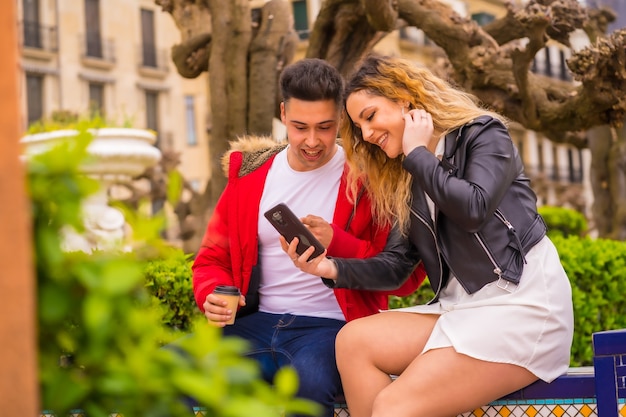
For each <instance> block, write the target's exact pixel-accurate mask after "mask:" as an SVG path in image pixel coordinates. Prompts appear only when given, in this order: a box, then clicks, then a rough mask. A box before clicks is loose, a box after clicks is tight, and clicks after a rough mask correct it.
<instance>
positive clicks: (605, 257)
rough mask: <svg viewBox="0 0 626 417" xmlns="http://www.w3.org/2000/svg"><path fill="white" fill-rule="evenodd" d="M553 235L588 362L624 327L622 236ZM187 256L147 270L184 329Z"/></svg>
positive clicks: (416, 300)
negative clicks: (602, 339)
mask: <svg viewBox="0 0 626 417" xmlns="http://www.w3.org/2000/svg"><path fill="white" fill-rule="evenodd" d="M552 241H553V242H554V244H555V245H556V247H557V250H558V251H559V255H560V257H561V262H562V264H563V267H564V268H565V271H566V272H567V274H568V276H569V278H570V282H571V284H572V296H573V302H574V320H575V329H574V341H573V345H572V355H571V366H588V365H592V364H593V362H592V359H593V348H592V345H591V335H592V333H594V332H597V331H601V330H609V329H620V328H626V314H624V312H625V311H626V296H625V294H626V279H625V277H626V242H621V241H614V240H606V239H591V238H588V237H585V238H581V237H577V236H569V237H562V236H553V237H552ZM189 262H190V261H189V260H188V258H187V257H185V255H183V254H182V253H180V254H179V255H177V256H176V257H174V258H171V259H168V260H158V261H153V262H152V263H151V265H150V266H149V267H148V269H147V274H146V275H147V283H148V284H147V285H148V286H149V289H150V290H151V291H152V293H153V295H154V296H156V297H157V298H159V299H161V301H162V302H163V303H164V304H165V305H167V306H169V307H168V309H169V310H170V312H171V315H170V314H168V315H167V316H166V317H168V320H169V322H168V324H170V325H174V326H175V327H178V328H180V329H182V330H185V329H187V324H188V323H190V322H191V321H190V317H191V316H195V315H196V314H200V313H199V312H198V309H197V307H196V304H195V301H194V299H193V292H192V289H191V269H190V267H189ZM157 283H158V284H157ZM432 297H433V291H432V290H431V288H430V285H428V281H426V282H425V283H424V285H422V286H421V287H420V289H419V290H418V291H416V292H415V293H414V294H412V295H410V296H407V297H402V298H401V297H391V298H390V307H391V308H398V307H406V306H410V305H415V304H423V303H426V302H428V301H429V300H431V299H432Z"/></svg>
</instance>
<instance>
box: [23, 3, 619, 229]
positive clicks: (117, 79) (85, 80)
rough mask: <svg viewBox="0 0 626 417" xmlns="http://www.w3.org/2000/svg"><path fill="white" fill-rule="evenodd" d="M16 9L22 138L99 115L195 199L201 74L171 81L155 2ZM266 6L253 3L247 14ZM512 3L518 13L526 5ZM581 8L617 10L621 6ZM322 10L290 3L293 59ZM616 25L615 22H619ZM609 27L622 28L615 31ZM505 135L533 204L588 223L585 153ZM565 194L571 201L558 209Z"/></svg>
mask: <svg viewBox="0 0 626 417" xmlns="http://www.w3.org/2000/svg"><path fill="white" fill-rule="evenodd" d="M16 1H17V2H18V16H19V19H20V21H19V22H18V23H19V27H20V34H21V42H20V46H21V68H22V74H23V79H22V81H23V83H22V89H21V91H22V103H23V104H22V105H23V109H22V114H23V115H24V120H23V126H24V129H25V130H26V128H27V127H28V125H29V124H30V123H32V122H34V121H36V120H39V119H41V118H48V117H50V116H51V115H52V114H53V113H54V112H56V111H59V110H66V111H71V112H74V113H79V114H85V113H87V112H89V111H90V110H94V109H95V110H98V111H99V112H101V113H102V114H104V115H105V116H106V117H107V119H111V120H116V121H118V122H119V123H127V124H131V125H132V126H133V127H140V128H150V129H153V130H155V131H156V132H157V134H158V143H157V146H158V147H159V148H161V150H164V151H165V150H174V151H175V152H177V153H179V154H180V160H181V163H180V166H179V168H180V170H181V171H182V173H183V175H184V176H185V178H186V179H187V180H188V181H190V183H191V184H192V185H193V186H194V187H195V188H196V189H197V190H202V189H203V188H204V185H205V184H206V182H207V181H208V179H209V175H210V169H209V168H210V167H209V154H208V136H209V134H210V108H209V106H208V102H209V101H208V94H209V93H208V83H207V74H206V73H204V74H202V75H201V76H200V77H198V78H196V79H192V80H190V79H185V78H183V77H181V76H180V75H179V74H178V73H177V71H176V69H175V67H174V65H173V63H172V61H171V58H170V56H169V51H170V48H171V47H172V46H173V45H175V44H176V43H178V42H179V40H180V32H179V30H178V28H177V27H176V26H175V25H174V22H173V19H172V18H171V16H170V15H169V14H168V13H164V12H162V11H161V9H160V7H159V6H157V5H155V3H154V0H106V1H104V0H16ZM443 1H445V2H447V3H448V4H450V5H451V6H452V7H453V8H454V9H455V10H456V11H457V12H458V13H459V14H461V15H464V16H469V17H471V18H472V19H474V20H476V21H477V22H478V23H479V24H484V23H487V22H489V21H491V20H492V19H494V18H497V17H500V16H502V15H503V14H504V13H505V12H506V9H505V6H504V4H505V1H504V0H443ZM611 1H613V3H615V4H613V3H611ZM265 2H266V0H251V1H250V4H251V8H252V9H255V8H259V7H261V6H262V5H263V4H264V3H265ZM515 2H517V3H519V4H522V3H524V2H525V0H515ZM594 2H595V3H594ZM587 3H589V5H590V6H593V7H596V6H600V5H610V6H615V5H617V6H618V8H619V7H620V5H622V3H623V2H621V1H620V0H587ZM591 3H593V4H591ZM321 4H322V0H291V5H292V8H293V13H294V25H295V28H296V30H297V31H298V33H299V35H300V39H301V42H300V45H299V46H298V49H297V51H296V57H295V59H300V58H301V57H303V56H304V55H305V52H306V47H307V39H308V34H309V31H310V29H311V27H312V26H313V24H314V22H315V18H316V16H317V14H318V12H319V10H320V7H321ZM622 8H623V7H622ZM253 12H254V10H253ZM618 12H619V10H618ZM620 16H622V17H621V19H622V20H623V19H624V15H623V14H622V15H620ZM620 24H621V26H619V25H620ZM616 25H618V27H622V26H624V25H623V22H621V21H620V22H617V23H616ZM587 42H588V41H587V40H586V37H585V36H583V35H581V36H580V37H579V39H576V40H575V41H574V44H576V45H577V47H579V48H580V47H584V46H585V45H586V44H587ZM376 49H377V50H379V51H380V52H385V53H390V54H395V55H401V56H405V57H407V58H410V59H414V60H415V61H419V62H428V61H429V60H432V59H435V58H436V57H437V56H438V54H439V55H440V54H441V52H440V51H438V48H437V47H436V46H435V45H434V44H433V43H432V42H430V41H429V40H428V39H427V37H426V36H424V34H423V32H421V31H420V30H418V29H415V28H406V29H402V30H399V31H394V32H392V33H390V34H389V35H388V36H386V37H385V38H384V39H383V40H382V41H381V42H380V43H379V44H378V45H377V46H376ZM568 54H569V50H567V49H562V48H560V47H559V46H558V45H551V46H549V47H547V48H545V49H544V50H543V51H542V52H540V53H539V54H538V55H537V57H536V59H535V63H534V65H533V71H535V72H537V73H541V74H545V75H548V76H553V77H558V78H561V79H565V80H569V79H571V77H570V75H569V73H568V70H567V66H566V65H565V60H566V59H567V58H568V57H569V55H568ZM274 124H275V137H276V138H278V139H281V138H284V129H283V128H282V126H281V123H280V122H279V121H278V120H276V121H275V123H274ZM512 134H513V137H514V140H515V141H516V143H517V145H518V147H519V149H520V151H521V153H522V156H523V159H524V161H525V164H526V168H527V172H528V174H529V175H530V176H531V178H532V179H533V181H534V187H535V188H536V189H537V192H538V195H539V197H540V201H539V203H540V204H549V205H565V206H571V207H573V208H576V209H578V210H581V211H583V212H584V213H585V214H589V208H590V204H591V202H592V194H591V191H590V186H589V178H588V167H589V161H590V155H589V154H588V151H580V150H577V149H574V148H572V147H570V146H567V145H560V144H554V143H552V142H550V141H549V140H547V139H545V138H543V137H542V136H541V135H540V134H538V133H536V132H532V131H528V130H524V129H523V128H522V127H521V126H515V125H514V126H513V128H512ZM565 190H570V191H569V192H568V193H565ZM571 190H574V192H572V191H571ZM565 194H568V195H570V196H571V195H575V196H576V195H577V196H579V197H578V198H577V199H571V198H570V199H566V200H564V197H563V196H564V195H565ZM588 217H589V216H588Z"/></svg>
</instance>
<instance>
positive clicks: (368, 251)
mask: <svg viewBox="0 0 626 417" xmlns="http://www.w3.org/2000/svg"><path fill="white" fill-rule="evenodd" d="M233 148H235V149H238V150H231V151H230V152H229V153H228V154H227V155H226V156H225V157H224V159H223V160H222V163H223V165H224V167H225V169H227V170H228V183H227V185H226V188H225V189H224V192H223V193H222V195H221V197H220V199H219V201H218V203H217V205H216V207H215V211H214V213H213V215H212V217H211V219H210V220H209V223H208V226H207V230H206V233H205V235H204V238H203V240H202V245H201V247H200V250H199V252H198V255H197V257H196V259H195V261H194V264H193V267H192V268H193V291H194V295H195V299H196V303H197V304H198V306H199V307H200V309H201V310H203V307H202V305H203V304H204V302H205V300H206V296H207V295H208V294H210V293H211V292H213V289H214V288H215V287H216V286H217V285H235V286H237V287H239V289H240V290H241V292H242V294H243V295H244V296H245V295H246V293H247V292H248V287H249V284H250V276H251V273H252V268H253V267H254V266H255V265H256V264H257V261H258V254H259V253H258V251H259V248H258V239H257V225H258V220H259V204H260V201H261V195H262V193H263V187H264V186H265V179H266V177H267V173H268V170H269V168H270V166H271V165H272V163H273V161H274V156H275V155H276V153H278V152H279V151H281V150H282V149H284V148H285V145H277V144H276V142H273V141H271V140H268V139H258V138H257V139H243V140H240V141H238V142H236V143H234V144H233ZM346 169H347V166H346V167H345V168H344V174H343V176H342V179H341V183H340V186H339V192H338V195H337V204H336V208H335V213H334V216H333V222H332V224H331V226H332V228H333V238H332V241H331V243H330V245H329V247H328V248H327V254H328V256H333V257H341V258H365V257H370V256H373V255H375V254H377V253H378V252H380V251H381V250H382V249H383V248H384V246H385V242H386V240H387V235H388V233H389V230H388V229H386V228H385V229H381V228H378V227H375V226H374V224H373V221H372V215H371V210H370V200H369V198H367V196H366V195H364V196H362V197H361V198H360V200H359V202H358V204H357V207H356V210H355V213H354V215H353V216H352V220H351V221H350V224H349V226H348V229H347V230H344V229H345V227H346V225H347V224H348V221H349V219H350V216H351V214H352V212H353V210H354V207H353V205H352V204H351V203H350V202H349V201H348V199H347V196H346ZM424 278H425V272H424V270H423V268H422V266H421V264H420V266H419V267H418V269H416V270H415V272H414V273H413V274H412V275H411V277H410V278H409V279H408V280H407V282H406V283H405V284H404V285H403V286H402V287H401V288H399V289H397V290H394V291H388V292H383V291H365V290H349V289H333V291H334V293H335V296H336V297H337V301H338V303H339V306H340V307H341V311H342V312H343V314H344V316H345V318H346V320H347V321H349V320H354V319H356V318H359V317H364V316H367V315H370V314H374V313H377V312H378V311H379V310H380V309H386V308H387V307H388V295H390V294H393V295H398V296H405V295H409V294H411V293H413V292H414V291H415V290H416V289H417V288H418V287H419V285H420V284H421V283H422V281H423V280H424Z"/></svg>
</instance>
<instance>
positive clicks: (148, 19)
mask: <svg viewBox="0 0 626 417" xmlns="http://www.w3.org/2000/svg"><path fill="white" fill-rule="evenodd" d="M154 39H155V37H154V12H153V11H152V10H146V9H141V41H142V44H141V51H142V65H143V66H144V67H151V68H156V67H157V58H156V45H155V41H154Z"/></svg>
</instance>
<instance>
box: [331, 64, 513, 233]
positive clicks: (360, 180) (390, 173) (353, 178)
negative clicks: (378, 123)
mask: <svg viewBox="0 0 626 417" xmlns="http://www.w3.org/2000/svg"><path fill="white" fill-rule="evenodd" d="M358 91H366V92H367V93H368V94H371V95H374V96H380V97H384V98H387V99H389V100H391V101H393V102H396V103H406V102H408V103H410V107H411V108H412V109H424V110H426V111H427V112H428V113H430V114H431V115H432V119H433V125H434V128H435V131H438V132H442V134H444V135H445V134H446V133H448V132H451V131H453V130H455V129H456V128H458V127H460V126H462V125H464V124H465V123H467V122H469V121H470V120H472V119H474V118H476V117H478V116H481V115H485V114H489V115H491V116H493V117H495V118H498V119H500V120H502V121H503V122H506V120H504V118H503V117H502V116H500V115H498V114H497V113H494V112H491V111H488V110H486V109H484V108H483V107H481V106H480V104H479V102H478V99H477V98H476V97H475V96H473V95H471V94H468V93H465V92H463V91H461V90H458V89H456V88H454V87H453V86H452V85H450V84H449V83H447V82H446V81H444V80H442V79H441V78H439V77H437V76H436V75H434V74H433V73H432V72H430V71H429V70H428V69H426V68H422V67H418V66H416V65H415V64H414V63H412V62H410V61H408V60H406V59H402V58H395V57H386V56H380V55H373V54H372V55H369V56H367V57H366V58H365V59H364V60H363V61H362V62H361V64H360V65H359V67H358V69H357V70H356V72H355V73H354V74H353V75H352V76H351V77H350V79H349V81H348V83H347V84H346V89H345V94H344V109H343V117H342V123H341V128H340V133H341V138H342V139H343V141H344V149H345V151H346V158H347V161H348V164H349V166H350V170H349V175H348V184H349V185H348V193H349V197H350V199H352V200H354V199H355V197H356V195H357V193H358V189H359V186H360V184H363V185H365V188H366V190H367V191H368V193H369V195H370V198H371V199H372V214H373V216H374V219H375V221H377V222H378V223H379V224H381V225H388V226H389V225H392V224H394V223H395V222H396V221H397V222H398V224H399V225H400V229H401V230H402V232H403V233H404V234H406V233H407V231H408V227H409V221H410V211H409V208H410V205H411V180H412V178H411V175H410V174H409V173H408V172H407V171H405V170H404V169H403V168H402V161H403V160H404V155H402V156H400V157H398V158H395V159H390V158H389V157H388V156H387V155H386V154H385V153H384V152H383V151H382V150H381V149H380V147H378V146H377V145H373V144H371V143H368V142H365V141H364V140H363V138H362V135H361V130H360V129H359V128H358V127H356V126H355V125H354V123H353V122H352V120H351V119H350V117H349V116H348V114H347V112H346V109H345V101H346V100H347V98H348V97H349V96H350V94H352V93H356V92H358Z"/></svg>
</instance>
